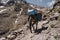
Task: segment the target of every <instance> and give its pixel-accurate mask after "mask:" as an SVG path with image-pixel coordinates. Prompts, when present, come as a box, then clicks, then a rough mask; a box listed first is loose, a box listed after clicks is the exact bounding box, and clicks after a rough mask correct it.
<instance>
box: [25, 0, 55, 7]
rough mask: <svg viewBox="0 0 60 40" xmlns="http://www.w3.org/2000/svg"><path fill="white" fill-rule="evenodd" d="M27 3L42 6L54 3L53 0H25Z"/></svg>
mask: <svg viewBox="0 0 60 40" xmlns="http://www.w3.org/2000/svg"><path fill="white" fill-rule="evenodd" d="M26 1H27V2H28V3H33V4H36V5H39V6H40V5H41V6H44V7H52V6H53V4H54V3H55V0H26Z"/></svg>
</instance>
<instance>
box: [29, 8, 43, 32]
mask: <svg viewBox="0 0 60 40" xmlns="http://www.w3.org/2000/svg"><path fill="white" fill-rule="evenodd" d="M28 15H29V17H28V21H29V28H30V32H31V33H32V27H33V30H34V31H35V29H36V30H37V25H38V21H40V20H41V19H42V13H37V11H36V10H34V9H28ZM34 24H36V28H34Z"/></svg>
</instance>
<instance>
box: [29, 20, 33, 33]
mask: <svg viewBox="0 0 60 40" xmlns="http://www.w3.org/2000/svg"><path fill="white" fill-rule="evenodd" d="M31 26H32V21H31V19H30V20H29V27H30V32H31V33H32V27H31Z"/></svg>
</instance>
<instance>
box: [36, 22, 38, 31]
mask: <svg viewBox="0 0 60 40" xmlns="http://www.w3.org/2000/svg"><path fill="white" fill-rule="evenodd" d="M37 26H38V22H36V30H37Z"/></svg>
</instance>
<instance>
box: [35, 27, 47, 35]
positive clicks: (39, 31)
mask: <svg viewBox="0 0 60 40" xmlns="http://www.w3.org/2000/svg"><path fill="white" fill-rule="evenodd" d="M47 28H48V27H43V26H42V28H41V29H38V30H35V33H37V34H39V33H41V32H42V31H43V30H47Z"/></svg>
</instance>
